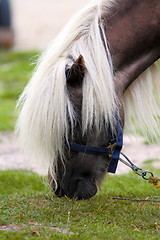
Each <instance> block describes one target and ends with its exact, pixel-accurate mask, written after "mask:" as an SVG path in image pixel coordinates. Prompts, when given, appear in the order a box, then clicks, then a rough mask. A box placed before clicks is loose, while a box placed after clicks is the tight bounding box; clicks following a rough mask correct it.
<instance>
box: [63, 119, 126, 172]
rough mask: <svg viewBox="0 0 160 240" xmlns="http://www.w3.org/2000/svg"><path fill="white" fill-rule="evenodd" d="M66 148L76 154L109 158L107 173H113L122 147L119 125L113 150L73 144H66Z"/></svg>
mask: <svg viewBox="0 0 160 240" xmlns="http://www.w3.org/2000/svg"><path fill="white" fill-rule="evenodd" d="M67 146H68V149H69V150H72V151H76V152H82V153H85V154H95V155H96V154H97V155H99V154H100V155H106V156H109V157H110V163H109V168H108V172H110V173H115V172H116V169H117V165H118V160H119V155H120V152H121V149H122V146H123V130H122V127H121V125H120V123H118V136H117V141H116V143H115V144H114V148H113V149H112V148H111V146H109V147H92V146H86V145H80V144H77V143H74V142H68V144H67Z"/></svg>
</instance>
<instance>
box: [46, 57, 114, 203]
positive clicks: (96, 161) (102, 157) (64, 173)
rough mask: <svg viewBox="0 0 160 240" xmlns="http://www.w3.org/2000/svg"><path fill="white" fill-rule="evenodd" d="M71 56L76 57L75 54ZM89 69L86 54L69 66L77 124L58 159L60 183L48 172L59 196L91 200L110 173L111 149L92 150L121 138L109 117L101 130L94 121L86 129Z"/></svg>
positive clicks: (105, 146)
mask: <svg viewBox="0 0 160 240" xmlns="http://www.w3.org/2000/svg"><path fill="white" fill-rule="evenodd" d="M70 58H71V59H72V57H71V56H70ZM72 61H74V59H72ZM86 71H87V70H86V67H85V61H84V58H83V56H82V55H80V56H79V57H78V58H77V60H75V61H74V63H73V64H72V66H71V67H67V66H66V71H65V74H66V82H67V83H66V86H67V91H68V95H69V98H70V101H71V104H72V106H73V109H74V114H75V116H76V119H75V124H74V127H71V125H70V126H69V128H70V130H69V135H68V139H67V141H66V143H65V147H64V148H65V149H64V155H65V157H64V160H63V161H61V160H60V159H58V161H57V163H58V164H57V167H56V172H55V173H56V185H55V182H54V181H53V178H52V176H51V174H50V172H49V175H48V176H49V184H50V186H51V189H52V191H54V192H55V194H56V195H58V196H59V197H63V196H68V197H70V198H76V199H88V198H91V197H92V196H94V195H95V194H96V192H97V190H98V187H99V186H100V183H101V181H102V179H103V177H104V175H105V174H106V172H107V169H108V166H109V162H110V152H108V154H102V153H101V152H96V153H95V152H93V153H92V147H94V148H97V147H98V148H100V149H103V148H106V149H107V148H109V146H110V145H111V144H113V143H115V141H116V137H117V130H116V129H117V126H116V125H115V131H113V130H111V127H110V126H109V124H108V125H106V124H105V120H104V123H102V124H101V126H100V127H99V129H98V130H97V127H96V126H95V124H93V125H92V126H91V127H89V128H88V130H87V131H85V132H83V126H82V125H83V123H82V122H83V120H82V118H83V117H82V105H83V81H84V79H85V74H86ZM88 100H89V99H88ZM68 122H69V119H68ZM72 128H73V129H72ZM72 145H76V148H77V146H78V147H79V148H80V149H76V148H75V147H72ZM81 148H82V149H81ZM87 148H91V149H90V151H87Z"/></svg>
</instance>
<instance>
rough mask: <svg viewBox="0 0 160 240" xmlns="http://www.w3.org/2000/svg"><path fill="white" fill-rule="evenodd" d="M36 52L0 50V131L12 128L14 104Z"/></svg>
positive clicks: (31, 67) (27, 77) (24, 83)
mask: <svg viewBox="0 0 160 240" xmlns="http://www.w3.org/2000/svg"><path fill="white" fill-rule="evenodd" d="M37 55H38V53H37V52H33V51H32V52H14V51H4V50H3V51H2V50H1V51H0V131H1V130H13V128H14V125H15V119H16V112H15V105H16V101H17V98H18V96H19V95H20V94H21V92H22V90H23V89H24V87H25V85H26V83H27V82H28V80H29V77H30V74H31V72H32V70H33V68H34V64H33V62H35V60H36V58H37Z"/></svg>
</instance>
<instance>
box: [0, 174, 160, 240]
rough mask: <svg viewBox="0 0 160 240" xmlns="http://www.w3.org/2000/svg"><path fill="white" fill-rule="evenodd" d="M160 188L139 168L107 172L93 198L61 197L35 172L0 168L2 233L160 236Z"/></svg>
mask: <svg viewBox="0 0 160 240" xmlns="http://www.w3.org/2000/svg"><path fill="white" fill-rule="evenodd" d="M159 192H160V190H159V189H156V188H154V187H152V186H151V185H150V184H148V182H146V181H145V180H143V179H141V178H139V177H138V176H137V175H135V174H133V173H132V174H128V175H124V176H111V175H110V176H107V178H106V179H105V180H104V183H103V185H102V188H101V190H100V191H99V193H98V194H97V195H96V196H95V197H93V198H92V199H90V200H85V201H77V202H75V201H73V200H69V199H67V198H63V199H58V198H56V197H54V201H53V199H52V194H51V193H50V191H49V188H48V186H47V184H45V179H40V177H39V176H37V175H36V174H33V173H31V172H20V171H1V172H0V201H1V214H0V229H4V228H6V230H0V239H11V240H12V239H16V240H20V239H74V240H76V239H77V240H80V239H83V240H87V239H95V240H99V239H111V240H112V239H114V240H116V239H118V240H120V239H121V240H128V239H141V240H143V239H145V240H146V239H150V240H151V239H154V240H159V239H160V214H159V213H160V203H158V202H145V201H143V200H141V201H126V200H116V199H112V197H116V196H119V197H127V198H134V199H152V200H158V199H159V200H160V198H158V197H157V196H159Z"/></svg>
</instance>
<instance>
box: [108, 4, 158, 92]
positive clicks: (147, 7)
mask: <svg viewBox="0 0 160 240" xmlns="http://www.w3.org/2000/svg"><path fill="white" fill-rule="evenodd" d="M159 13H160V1H157V0H141V1H138V0H135V1H130V0H120V1H119V5H118V7H117V6H116V7H114V9H112V13H111V16H110V17H109V18H107V19H106V21H107V24H106V26H107V29H106V36H107V39H108V42H109V46H110V50H111V55H112V60H113V67H114V69H115V81H116V86H118V88H117V89H118V94H119V95H122V94H123V92H124V91H125V90H126V89H127V88H128V87H129V86H130V84H131V83H132V82H133V81H134V80H135V79H136V78H137V77H138V76H139V75H140V74H141V73H142V72H143V71H145V70H146V69H147V68H148V67H149V66H150V65H152V64H153V63H154V62H155V61H156V60H158V59H159V57H160V27H159V26H160V14H159Z"/></svg>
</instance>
